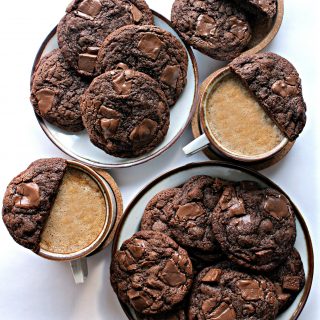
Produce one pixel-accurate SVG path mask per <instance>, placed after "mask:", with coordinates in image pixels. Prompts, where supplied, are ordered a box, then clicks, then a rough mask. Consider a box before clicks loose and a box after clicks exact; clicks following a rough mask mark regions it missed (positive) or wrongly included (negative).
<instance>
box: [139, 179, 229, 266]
mask: <svg viewBox="0 0 320 320" xmlns="http://www.w3.org/2000/svg"><path fill="white" fill-rule="evenodd" d="M223 184H224V183H223V181H222V180H220V179H214V178H211V177H209V176H195V177H192V178H191V179H189V180H188V181H187V182H186V183H185V184H184V185H183V186H182V188H181V189H180V190H179V191H175V192H177V194H176V195H175V196H174V197H168V199H167V200H164V199H162V198H161V197H163V196H164V195H163V194H161V195H160V198H159V197H158V198H157V199H155V198H154V199H152V200H151V202H150V203H149V204H148V206H147V208H146V210H145V212H144V215H143V217H142V224H141V226H142V229H148V230H154V231H159V232H164V233H166V234H168V235H170V236H171V237H172V238H173V239H174V240H175V241H176V242H177V243H178V244H179V245H181V246H182V247H184V248H187V250H188V251H189V252H190V255H193V252H194V254H195V255H196V256H197V257H198V258H199V257H202V260H208V259H210V261H214V260H217V259H219V258H220V257H221V255H222V252H221V249H220V246H219V244H218V243H217V241H216V240H215V239H214V236H213V233H212V230H211V225H210V221H211V220H210V215H211V212H212V211H213V209H214V207H215V206H216V204H217V202H218V200H219V197H220V195H221V193H222V190H223ZM156 197H157V196H156ZM156 200H161V201H162V202H163V203H166V205H165V206H163V207H161V206H159V204H158V202H157V201H156ZM206 258H207V259H206Z"/></svg>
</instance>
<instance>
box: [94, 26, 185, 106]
mask: <svg viewBox="0 0 320 320" xmlns="http://www.w3.org/2000/svg"><path fill="white" fill-rule="evenodd" d="M117 68H120V69H121V68H128V69H133V70H137V71H141V72H144V73H146V74H148V75H149V76H150V77H151V78H153V79H155V80H157V81H158V82H159V83H160V85H161V89H162V90H163V92H164V93H165V95H166V98H167V100H168V104H169V106H172V105H173V104H174V103H175V102H176V101H177V99H178V98H179V96H180V94H181V93H182V91H183V89H184V87H185V85H186V82H187V70H188V56H187V52H186V50H185V48H184V46H183V45H182V44H181V43H180V42H179V40H178V39H176V38H175V37H174V36H173V35H172V34H171V33H169V32H168V31H166V30H163V29H161V28H158V27H154V26H125V27H123V28H120V29H118V30H116V31H114V32H113V33H112V34H110V35H109V36H108V37H107V38H106V40H105V41H104V43H103V45H102V46H101V49H100V51H99V55H98V60H97V72H98V73H102V72H104V71H107V70H113V69H117Z"/></svg>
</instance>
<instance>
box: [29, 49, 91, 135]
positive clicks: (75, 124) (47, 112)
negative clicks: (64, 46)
mask: <svg viewBox="0 0 320 320" xmlns="http://www.w3.org/2000/svg"><path fill="white" fill-rule="evenodd" d="M88 86H89V82H87V81H85V80H84V79H82V78H80V77H79V75H78V74H77V73H76V72H75V71H74V70H73V69H72V68H71V67H70V66H69V65H68V64H67V63H66V61H65V60H64V58H63V56H62V54H61V51H60V50H59V49H55V50H53V51H52V52H50V53H49V54H47V55H46V56H44V57H43V58H42V59H41V60H40V62H39V63H38V65H37V68H36V70H35V72H34V74H33V77H32V86H31V98H30V100H31V103H32V105H33V107H34V110H35V112H36V113H37V114H38V115H39V116H40V117H42V118H44V119H45V120H47V121H48V122H50V123H52V124H54V125H56V126H58V127H59V128H61V129H64V130H67V131H71V132H76V131H81V130H83V129H84V126H83V123H82V118H81V112H80V97H81V95H82V94H83V93H84V91H85V90H86V88H88Z"/></svg>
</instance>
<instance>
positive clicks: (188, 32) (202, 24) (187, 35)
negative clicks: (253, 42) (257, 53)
mask: <svg viewBox="0 0 320 320" xmlns="http://www.w3.org/2000/svg"><path fill="white" fill-rule="evenodd" d="M171 20H172V23H173V25H174V26H175V27H176V29H177V30H178V31H179V33H180V35H181V36H182V38H183V39H184V40H185V41H186V42H187V43H189V44H190V45H191V46H193V47H194V48H196V49H198V50H199V51H201V52H202V53H204V54H206V55H208V56H210V57H212V58H214V59H218V60H232V59H234V58H235V57H237V56H239V55H240V54H241V52H242V51H243V50H244V49H245V48H246V46H247V45H248V43H249V41H250V39H251V28H250V25H249V22H248V20H247V18H246V16H245V15H244V14H243V13H242V12H241V11H240V10H238V9H237V7H236V5H235V4H233V3H231V2H228V1H224V0H175V2H174V4H173V7H172V11H171Z"/></svg>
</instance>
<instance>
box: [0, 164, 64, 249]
mask: <svg viewBox="0 0 320 320" xmlns="http://www.w3.org/2000/svg"><path fill="white" fill-rule="evenodd" d="M66 168H67V162H66V161H65V160H64V159H59V158H52V159H41V160H37V161H35V162H33V163H32V164H31V165H30V166H29V167H28V168H27V169H26V170H25V171H23V172H21V173H20V174H19V175H18V176H16V177H15V178H14V179H13V180H12V181H11V182H10V184H9V185H8V187H7V190H6V193H5V196H4V199H3V209H2V218H3V221H4V223H5V225H6V227H7V229H8V231H9V233H10V235H11V236H12V237H13V239H14V240H15V241H16V242H17V243H19V244H20V245H22V246H24V247H26V248H28V249H31V250H33V251H34V252H38V251H39V249H40V247H39V244H40V236H41V232H42V230H43V228H44V226H45V223H46V221H47V219H48V216H49V214H50V210H51V208H52V205H53V203H54V199H55V197H56V194H57V192H58V188H59V185H60V183H61V181H62V179H63V176H64V172H65V170H66Z"/></svg>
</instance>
